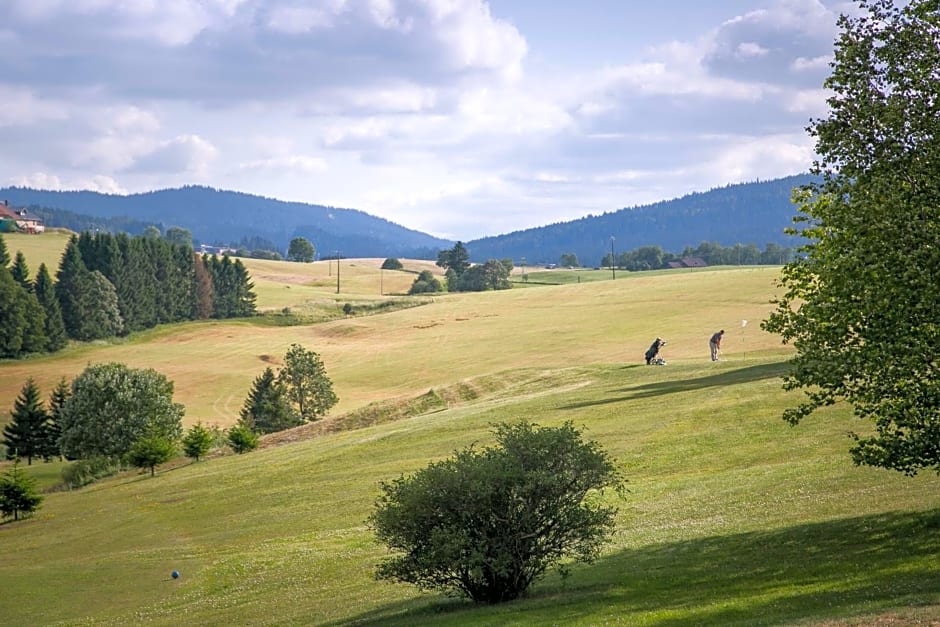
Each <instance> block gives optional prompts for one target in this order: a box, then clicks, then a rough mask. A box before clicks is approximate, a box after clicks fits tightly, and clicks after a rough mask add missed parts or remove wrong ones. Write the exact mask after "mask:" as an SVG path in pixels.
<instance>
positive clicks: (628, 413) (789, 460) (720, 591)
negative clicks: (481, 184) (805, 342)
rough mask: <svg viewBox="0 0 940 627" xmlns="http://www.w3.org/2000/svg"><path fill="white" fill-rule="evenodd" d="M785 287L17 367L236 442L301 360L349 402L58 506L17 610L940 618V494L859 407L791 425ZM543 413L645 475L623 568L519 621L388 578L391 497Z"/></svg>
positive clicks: (1, 612)
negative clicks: (442, 462) (315, 362)
mask: <svg viewBox="0 0 940 627" xmlns="http://www.w3.org/2000/svg"><path fill="white" fill-rule="evenodd" d="M284 265H285V266H286V267H285V268H284V272H285V273H293V272H296V268H293V267H290V266H293V265H295V264H289V265H288V264H284ZM343 270H345V268H342V269H341V272H342V271H343ZM351 274H352V273H351ZM272 276H273V275H272ZM364 276H365V273H364ZM776 276H777V272H776V270H774V269H770V268H747V269H729V270H720V271H714V270H713V271H706V272H695V273H689V272H678V273H675V272H674V273H664V274H662V275H659V276H652V275H650V276H646V275H627V276H626V277H623V278H622V279H621V278H620V277H619V275H618V280H617V281H603V282H601V281H597V282H584V283H582V284H577V283H575V284H569V285H563V286H547V287H543V288H540V289H526V290H510V291H508V292H500V293H487V294H455V295H447V296H442V297H435V298H434V299H433V301H432V302H430V303H429V304H427V305H426V306H422V307H416V308H412V309H405V310H399V311H394V312H391V313H385V314H382V315H376V316H367V317H357V318H351V319H342V320H336V321H333V322H328V323H324V324H317V325H311V326H301V327H284V328H270V327H264V326H258V325H254V324H249V323H244V322H226V323H215V322H212V323H190V324H185V325H179V326H175V327H169V328H163V329H157V330H153V331H150V332H148V333H144V334H140V335H139V336H135V337H133V338H129V339H126V340H123V341H120V342H116V343H113V344H104V345H94V346H83V347H72V348H70V349H69V350H68V351H66V352H65V353H63V354H61V355H55V356H50V357H45V358H39V359H31V360H26V361H24V362H5V363H3V364H0V387H2V393H3V395H4V396H3V398H6V399H8V401H7V402H5V403H4V405H5V406H10V405H12V396H10V394H11V392H12V394H13V395H14V396H15V394H16V393H18V391H19V387H20V386H21V385H22V380H23V379H24V377H25V376H26V375H33V376H36V378H37V379H38V380H40V382H41V385H46V384H47V383H48V382H49V381H52V380H54V379H55V378H56V377H57V375H58V374H59V373H63V374H64V373H69V376H74V374H77V372H80V370H81V369H82V368H83V367H84V366H85V365H86V364H87V363H89V362H92V361H104V360H116V361H124V362H125V363H129V364H131V365H141V366H148V367H155V368H156V369H157V370H159V371H161V372H164V373H166V374H168V376H170V378H171V379H173V380H174V381H175V382H176V385H177V399H178V400H179V399H181V398H182V399H185V400H183V402H184V403H185V404H186V406H187V409H188V411H187V418H186V420H187V422H195V421H196V420H201V421H203V422H204V423H205V422H209V423H211V422H215V420H213V418H216V419H221V418H227V419H231V418H232V417H233V416H234V415H237V410H238V408H240V405H241V402H242V401H243V399H244V396H245V395H246V394H247V390H248V388H249V386H250V382H251V379H253V377H254V376H257V374H258V373H259V372H260V370H261V369H263V367H265V365H267V364H271V363H274V364H276V363H277V362H278V360H279V358H280V357H281V356H282V355H283V353H284V351H285V350H286V347H287V346H288V345H289V343H291V342H293V341H299V342H301V343H303V344H305V345H307V346H309V347H310V348H313V349H314V350H317V351H318V352H320V353H321V355H323V356H324V361H325V363H326V365H327V369H328V371H329V373H330V375H331V377H332V378H333V380H334V385H335V387H336V389H337V392H338V394H339V395H340V397H341V398H342V399H343V403H342V405H341V407H340V408H337V410H336V411H334V412H332V413H331V415H330V417H328V419H327V420H325V421H323V423H321V424H320V425H316V426H311V427H304V428H302V429H300V430H298V431H297V432H295V433H293V434H280V435H278V436H276V437H272V438H269V439H268V442H267V443H266V446H265V447H263V448H262V449H261V450H259V451H256V452H254V453H251V454H248V455H244V456H235V455H224V456H220V457H215V458H211V459H208V460H205V461H202V462H199V463H187V462H180V461H178V462H176V463H175V464H171V465H168V466H166V467H164V468H162V469H161V470H160V471H158V474H157V476H156V477H155V478H150V477H149V475H148V474H146V473H144V474H138V473H136V472H131V473H125V474H123V475H121V476H119V477H117V478H114V479H110V480H106V481H103V482H101V483H99V484H96V485H93V486H90V487H88V488H85V489H82V490H79V491H75V492H56V493H49V494H47V495H46V501H45V503H44V504H43V507H42V509H41V510H40V512H39V513H38V515H37V516H35V517H34V518H32V519H29V520H27V521H24V522H20V523H15V524H4V525H0V545H2V547H3V549H4V557H5V559H4V562H3V564H2V565H0V590H3V594H2V595H0V616H2V617H3V622H5V623H9V624H56V623H61V624H115V625H117V624H122V625H123V624H140V623H152V624H167V625H169V624H179V623H181V622H189V623H193V624H225V623H230V624H258V625H262V624H318V625H327V624H333V625H341V624H343V625H345V624H373V625H414V624H443V625H465V624H481V625H482V624H486V625H493V624H500V625H503V624H507V625H513V624H515V625H523V624H538V625H542V624H576V625H598V624H608V623H623V624H631V625H633V624H637V625H683V624H739V625H760V624H826V625H830V624H871V623H874V622H878V621H881V622H883V623H891V622H893V623H895V624H908V623H916V622H918V621H919V622H921V623H929V622H931V621H938V620H940V581H938V580H937V577H936V564H937V563H938V560H940V534H938V533H937V530H938V526H940V498H938V487H940V479H938V477H937V476H935V475H932V474H927V475H923V476H918V477H915V478H906V477H903V476H901V475H899V474H897V473H892V472H888V471H881V470H876V469H871V468H858V467H855V466H853V465H852V463H851V460H850V458H849V456H848V454H847V448H848V446H849V440H848V438H847V437H846V433H847V432H848V431H850V430H864V429H865V428H866V423H862V422H858V421H857V420H856V419H854V418H853V417H852V416H851V412H850V411H849V409H848V408H846V407H844V406H836V407H832V408H829V409H827V410H826V411H824V412H821V413H820V414H819V415H818V416H814V417H813V418H811V419H810V420H807V421H806V422H805V424H802V425H800V426H798V427H795V428H793V427H789V426H787V425H786V424H785V423H783V421H782V420H781V418H780V414H781V412H782V410H783V408H784V407H786V406H788V405H789V404H791V403H793V402H794V401H795V400H796V399H797V398H798V396H797V395H795V394H794V393H785V392H783V391H782V389H781V386H780V384H781V379H780V376H781V374H782V373H783V372H784V369H785V363H784V360H785V358H786V356H787V355H788V352H787V350H785V349H783V348H781V347H780V346H779V343H778V342H777V340H776V338H773V337H771V336H769V335H767V334H764V333H763V332H762V331H760V329H759V328H758V326H757V322H758V321H759V320H760V318H761V317H763V315H765V314H766V312H767V311H768V310H769V307H770V306H769V304H768V301H769V299H770V298H771V297H772V296H773V292H774V287H773V285H774V283H773V281H774V279H775V278H776ZM364 280H365V279H364ZM272 282H273V279H272ZM291 289H292V290H293V288H291ZM285 291H286V290H285ZM370 297H371V296H370ZM364 299H365V296H364ZM745 319H746V320H748V321H749V322H750V324H748V325H747V326H746V327H744V326H741V320H745ZM720 327H724V328H725V329H726V330H727V331H728V333H727V334H726V340H725V347H726V352H725V355H724V360H723V361H721V362H719V363H717V364H713V363H711V362H709V361H707V347H706V343H707V338H708V335H710V333H711V332H713V331H714V330H716V329H717V328H720ZM656 335H660V336H663V337H665V338H667V340H669V343H668V344H667V346H666V348H665V349H664V350H663V355H664V356H665V357H666V358H667V360H668V361H669V365H668V366H666V367H646V366H644V365H642V362H641V358H642V354H643V351H645V349H646V347H647V345H648V344H649V342H650V341H651V339H652V338H653V337H655V336H656ZM515 419H530V420H534V421H536V422H538V423H540V424H543V425H552V424H560V423H561V422H563V421H567V420H570V421H573V422H574V423H575V424H576V425H577V426H579V427H583V428H584V429H585V432H586V435H587V436H588V437H590V438H592V439H596V440H598V441H599V442H600V443H601V444H602V445H603V446H604V447H605V448H607V449H608V450H609V451H610V452H611V453H612V454H613V455H614V456H615V457H616V458H617V459H618V460H619V463H620V464H621V465H622V467H623V470H624V473H625V475H626V476H627V478H628V479H629V485H628V487H629V489H630V493H629V494H627V495H626V497H625V499H624V500H622V501H616V504H617V505H618V507H619V514H618V524H617V529H616V533H615V535H614V537H613V540H612V542H611V543H610V545H609V546H608V547H607V549H606V550H605V552H604V554H603V555H602V556H601V559H600V560H598V561H597V562H595V563H594V564H590V565H576V566H574V567H573V568H572V569H571V575H570V577H568V578H567V579H562V578H560V577H558V576H557V575H554V574H553V575H550V576H549V577H547V578H546V579H545V580H544V581H542V582H539V583H538V584H537V585H536V586H534V587H533V589H532V590H531V593H530V595H529V596H528V597H527V598H525V599H521V600H519V601H516V602H513V603H509V604H505V605H502V606H495V607H482V606H476V605H473V604H470V603H467V602H463V601H460V600H454V599H449V598H447V597H444V596H441V595H439V594H436V593H422V592H420V591H417V590H415V589H413V588H411V587H409V586H404V585H396V584H391V583H388V582H377V581H375V580H374V579H373V578H372V572H373V569H374V567H375V565H376V564H377V563H378V561H379V560H380V559H382V557H383V556H384V555H385V551H384V549H383V547H381V546H378V545H376V544H375V543H374V542H373V540H372V536H371V534H370V531H369V529H368V528H367V526H366V522H365V521H366V518H367V516H368V514H369V512H370V511H371V508H372V506H373V503H374V502H375V499H376V497H377V496H378V493H379V488H378V485H379V482H380V481H383V480H389V479H392V478H394V477H397V476H399V475H400V474H401V473H408V472H412V471H414V470H415V469H417V468H420V467H423V466H424V465H426V464H427V463H428V462H429V461H431V460H434V459H440V458H442V457H445V456H447V455H449V454H451V453H452V452H453V451H454V450H455V449H458V448H462V447H464V446H467V445H469V444H471V443H474V442H477V443H481V444H482V443H486V442H488V441H490V439H491V434H490V431H489V429H490V425H491V424H492V423H493V422H496V421H507V420H515ZM275 443H280V445H277V446H275V445H274V444H275ZM33 468H44V465H42V464H40V465H39V466H38V467H37V466H36V465H35V464H34V467H33ZM31 472H32V471H31ZM43 474H44V476H47V482H48V477H49V475H48V473H47V472H45V469H44V470H43ZM605 498H609V499H614V498H615V497H614V496H613V495H607V496H606V497H605ZM174 569H175V570H179V571H180V572H181V573H182V576H181V578H180V579H178V580H173V579H172V578H170V576H169V575H170V572H171V571H172V570H174Z"/></svg>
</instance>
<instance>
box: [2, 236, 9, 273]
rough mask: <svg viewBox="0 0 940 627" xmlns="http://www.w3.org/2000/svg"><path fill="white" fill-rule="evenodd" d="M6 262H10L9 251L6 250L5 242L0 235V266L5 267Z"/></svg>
mask: <svg viewBox="0 0 940 627" xmlns="http://www.w3.org/2000/svg"><path fill="white" fill-rule="evenodd" d="M8 263H10V253H9V252H7V243H6V242H5V241H3V236H2V235H0V268H6V267H7V264H8Z"/></svg>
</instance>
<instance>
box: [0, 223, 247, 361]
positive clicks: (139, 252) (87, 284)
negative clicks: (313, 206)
mask: <svg viewBox="0 0 940 627" xmlns="http://www.w3.org/2000/svg"><path fill="white" fill-rule="evenodd" d="M37 237H42V236H37ZM11 261H12V263H11ZM254 313H255V293H254V284H253V283H252V281H251V276H250V275H249V273H248V270H247V269H246V268H245V266H244V265H243V264H242V262H241V260H239V259H235V260H233V259H232V258H230V257H228V256H227V255H226V256H223V257H221V258H219V257H218V256H216V255H211V256H210V255H199V254H196V253H194V252H193V249H192V248H191V247H189V246H185V245H180V244H174V243H171V242H169V241H167V240H165V239H162V238H157V237H145V236H139V237H131V236H129V235H127V234H124V233H119V234H110V233H90V232H85V233H82V234H81V235H77V236H74V235H73V236H72V238H71V239H70V240H69V243H68V245H67V246H66V249H65V252H64V253H63V254H62V259H61V261H60V263H59V268H58V270H57V272H56V275H55V280H54V281H53V279H52V276H51V274H50V272H49V270H48V268H46V265H45V264H40V266H39V269H38V271H37V272H36V276H35V278H31V277H30V271H29V267H28V265H27V261H26V258H25V256H24V255H23V253H22V252H20V251H17V253H16V255H15V257H14V258H13V259H12V260H11V258H10V255H9V252H8V250H7V247H6V244H5V242H4V241H3V239H2V237H0V358H10V357H12V358H16V357H21V356H23V355H26V354H30V353H42V352H55V351H58V350H61V349H62V348H63V347H65V345H66V344H67V342H68V340H69V339H74V340H79V341H90V340H97V339H103V338H108V337H114V336H121V335H126V334H128V333H132V332H134V331H140V330H142V329H148V328H151V327H154V326H156V325H158V324H166V323H171V322H180V321H183V320H198V319H206V318H239V317H244V316H250V315H253V314H254Z"/></svg>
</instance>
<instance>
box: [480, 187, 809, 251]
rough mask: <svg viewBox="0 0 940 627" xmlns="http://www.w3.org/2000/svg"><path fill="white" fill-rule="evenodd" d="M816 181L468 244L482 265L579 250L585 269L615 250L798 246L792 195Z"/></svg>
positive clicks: (682, 201)
mask: <svg viewBox="0 0 940 627" xmlns="http://www.w3.org/2000/svg"><path fill="white" fill-rule="evenodd" d="M811 180H813V179H812V177H811V176H810V175H808V174H807V175H796V176H789V177H786V178H782V179H775V180H772V181H759V182H754V183H742V184H738V185H727V186H725V187H721V188H717V189H713V190H711V191H707V192H702V193H694V194H689V195H687V196H683V197H681V198H677V199H675V200H667V201H663V202H658V203H654V204H651V205H645V206H641V207H631V208H625V209H620V210H619V211H613V212H610V213H604V214H603V215H590V216H586V217H584V218H581V219H579V220H573V221H571V222H563V223H558V224H550V225H547V226H542V227H539V228H534V229H526V230H524V231H516V232H513V233H509V234H506V235H499V236H495V237H486V238H483V239H478V240H473V241H470V242H466V247H467V250H468V252H469V254H470V259H471V260H472V261H475V262H479V261H485V260H487V259H503V258H505V257H509V258H511V259H513V260H514V261H515V262H516V263H517V264H519V263H521V262H522V261H523V260H525V261H526V262H527V263H528V264H533V265H534V264H540V265H541V264H548V263H559V259H560V258H561V256H562V255H565V254H573V255H575V256H576V257H577V258H578V260H579V261H580V264H581V265H584V266H597V265H604V266H606V265H609V263H605V262H603V261H602V260H604V259H605V258H608V257H607V256H608V255H610V254H611V252H612V251H611V249H613V256H614V258H617V259H619V258H620V255H621V254H622V253H624V252H625V251H634V250H636V249H639V248H641V247H646V246H658V247H659V248H660V249H661V250H662V251H663V252H665V253H672V254H674V255H676V256H682V254H683V251H693V250H695V248H696V247H699V246H700V245H701V244H702V243H703V242H708V243H710V244H711V245H712V246H721V247H724V248H733V247H734V246H735V245H739V244H740V245H742V246H748V245H753V246H754V247H759V248H760V249H765V248H766V247H767V245H768V244H774V245H776V246H779V247H784V248H791V247H794V246H796V245H797V244H798V242H796V241H794V238H793V237H791V236H789V235H786V234H785V233H784V229H786V228H788V227H790V226H792V220H793V217H794V216H795V215H796V209H795V207H794V206H793V204H792V203H791V201H790V200H791V196H792V192H793V189H794V188H796V187H799V186H802V185H805V184H807V183H809V182H810V181H811ZM709 263H711V262H709Z"/></svg>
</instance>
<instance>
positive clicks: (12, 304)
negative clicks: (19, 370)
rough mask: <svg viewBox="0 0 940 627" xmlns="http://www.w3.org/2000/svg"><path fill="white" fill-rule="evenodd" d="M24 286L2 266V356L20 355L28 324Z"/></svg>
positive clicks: (0, 321) (0, 351)
mask: <svg viewBox="0 0 940 627" xmlns="http://www.w3.org/2000/svg"><path fill="white" fill-rule="evenodd" d="M26 316H27V311H26V306H25V299H24V298H23V288H22V287H20V285H19V284H18V283H17V282H16V281H14V280H13V277H12V276H11V275H10V270H9V269H8V268H5V267H0V357H19V356H20V354H21V353H22V350H23V335H24V334H25V332H26V328H27V326H28V320H27V318H26Z"/></svg>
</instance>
